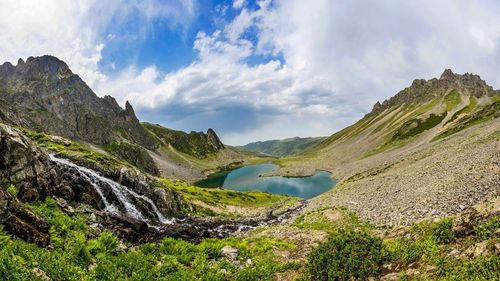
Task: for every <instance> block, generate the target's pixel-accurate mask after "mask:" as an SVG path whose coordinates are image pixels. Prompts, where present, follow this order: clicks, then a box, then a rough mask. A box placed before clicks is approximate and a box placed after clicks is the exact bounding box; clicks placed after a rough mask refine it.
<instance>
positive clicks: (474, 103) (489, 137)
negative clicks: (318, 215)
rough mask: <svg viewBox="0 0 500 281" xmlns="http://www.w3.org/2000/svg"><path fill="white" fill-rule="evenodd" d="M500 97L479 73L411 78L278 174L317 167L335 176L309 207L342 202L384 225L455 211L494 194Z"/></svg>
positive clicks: (499, 187)
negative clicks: (407, 84) (331, 186)
mask: <svg viewBox="0 0 500 281" xmlns="http://www.w3.org/2000/svg"><path fill="white" fill-rule="evenodd" d="M499 99H500V95H499V92H498V91H494V90H492V88H491V87H489V86H487V84H486V83H485V82H484V81H483V80H481V79H480V78H479V76H477V75H472V74H464V75H459V74H454V73H452V72H451V71H450V70H446V71H445V72H444V73H443V75H442V76H441V78H440V79H431V80H428V81H426V80H415V82H414V83H413V84H412V86H411V87H409V88H407V89H405V90H403V91H401V92H400V93H398V94H397V95H396V96H395V97H393V98H391V99H389V100H387V101H385V102H384V103H382V104H381V105H379V104H377V105H375V106H374V109H373V111H372V112H371V113H370V114H367V115H366V116H365V117H364V118H363V119H361V120H360V121H359V122H357V123H356V124H354V125H352V126H350V127H348V128H346V129H344V130H342V131H340V132H338V133H336V134H334V135H332V136H331V137H329V138H328V139H326V140H325V141H323V143H321V144H319V145H318V146H316V147H315V148H313V149H311V150H309V151H308V152H306V153H304V154H303V155H301V156H296V157H289V158H283V159H280V160H279V161H278V163H279V164H280V165H282V169H281V170H280V171H279V174H282V175H291V176H293V175H299V176H304V175H308V174H311V173H312V172H313V171H314V169H316V168H320V169H325V170H328V171H331V172H332V173H333V175H334V177H336V178H337V179H340V180H341V181H340V182H339V183H338V184H337V186H336V187H335V188H334V189H333V190H332V191H330V192H327V193H325V194H323V195H321V196H319V197H317V198H315V199H313V200H312V202H311V204H310V205H309V208H311V209H314V208H320V207H322V206H332V205H335V206H336V205H342V206H346V207H348V208H349V209H351V210H353V211H356V212H357V213H359V214H360V215H361V216H362V217H364V218H366V219H369V220H371V221H373V222H375V223H377V224H383V225H401V224H403V225H408V224H411V223H414V222H415V221H418V220H420V219H423V218H437V217H443V216H446V215H451V214H455V213H457V212H459V211H461V210H464V209H467V208H469V207H470V206H471V205H474V204H476V203H480V202H483V201H485V200H487V199H488V198H492V197H495V196H498V195H499V193H500V176H499V175H500V173H499V171H500V166H499V163H500V153H499V151H500V143H499V137H500V135H499V134H500V120H499V119H498V118H497V117H498V114H499V112H500V111H499V102H498V101H499ZM433 116H441V117H440V118H439V119H437V118H434V117H433ZM434 119H437V121H434ZM431 121H432V122H431Z"/></svg>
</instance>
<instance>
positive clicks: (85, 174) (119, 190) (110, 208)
mask: <svg viewBox="0 0 500 281" xmlns="http://www.w3.org/2000/svg"><path fill="white" fill-rule="evenodd" d="M49 156H50V160H51V161H52V162H54V163H56V164H58V165H62V166H66V167H71V168H73V169H75V170H76V171H78V173H79V175H80V176H81V177H82V178H83V179H85V180H86V181H87V182H88V183H90V184H91V185H92V186H93V187H94V189H95V190H96V192H97V193H98V194H99V196H100V197H101V200H102V202H103V203H104V206H105V208H104V211H106V212H109V213H112V214H116V215H127V216H129V217H132V218H135V219H139V220H143V221H149V220H148V219H147V216H145V215H144V214H143V213H142V212H141V211H140V210H139V209H138V208H137V207H136V206H135V205H134V203H133V202H132V201H131V198H134V199H136V200H139V201H141V200H142V201H144V202H147V204H148V205H149V206H150V208H151V209H152V211H153V212H154V214H155V216H156V218H157V219H158V221H159V222H161V223H163V224H171V223H172V222H173V220H172V219H167V218H165V217H164V216H163V214H162V213H161V212H160V211H159V210H158V207H157V206H156V204H155V203H154V202H153V200H151V199H150V198H148V197H146V196H144V195H140V194H137V193H136V192H134V191H132V190H130V189H129V188H128V187H126V186H124V185H122V184H120V183H117V182H115V181H113V180H111V179H109V178H106V177H103V176H101V175H99V174H98V173H97V172H95V171H93V170H91V169H88V168H85V167H81V166H78V165H76V164H74V163H72V162H70V161H68V160H66V159H62V158H57V157H56V156H54V155H53V154H50V155H49ZM103 185H107V186H109V187H110V188H111V191H112V192H113V194H114V195H115V196H116V198H117V199H118V201H120V203H121V204H122V205H123V206H124V208H125V213H124V214H123V213H122V212H120V210H119V208H118V207H117V206H115V205H113V204H111V203H109V201H108V200H107V199H106V196H105V195H104V192H103V190H102V186H103Z"/></svg>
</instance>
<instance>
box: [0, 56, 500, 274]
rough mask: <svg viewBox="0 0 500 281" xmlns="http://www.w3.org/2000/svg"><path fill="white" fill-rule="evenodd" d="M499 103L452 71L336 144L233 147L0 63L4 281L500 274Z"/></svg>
mask: <svg viewBox="0 0 500 281" xmlns="http://www.w3.org/2000/svg"><path fill="white" fill-rule="evenodd" d="M499 106H500V91H499V90H494V89H493V88H492V87H490V86H488V85H487V84H486V82H485V81H484V80H482V79H481V78H480V77H479V76H477V75H474V74H468V73H466V74H455V73H453V72H452V71H451V70H445V71H444V72H443V74H442V75H441V76H440V77H439V78H433V79H430V80H424V79H419V80H415V81H414V82H413V83H412V85H411V86H409V87H408V88H406V89H404V90H402V91H400V92H399V93H397V94H396V95H395V96H394V97H392V98H390V99H388V100H386V101H384V102H382V103H377V104H375V106H374V107H373V110H372V111H371V112H370V113H368V114H366V115H365V116H364V117H363V118H362V119H360V120H359V121H358V122H356V123H355V124H353V125H351V126H349V127H347V128H345V129H343V130H341V131H339V132H337V133H334V134H333V135H331V136H329V137H326V138H311V139H309V138H308V139H297V138H295V139H291V140H290V139H287V140H283V141H273V142H272V143H267V144H265V145H262V144H261V146H260V148H258V149H255V147H253V148H251V147H252V145H250V146H243V147H231V146H228V145H225V144H223V143H222V141H221V140H220V139H219V137H218V136H217V134H216V132H215V131H214V130H212V129H207V131H206V132H190V133H186V132H183V131H178V130H172V129H169V128H165V127H163V126H161V125H158V124H151V123H147V122H140V121H139V119H138V118H137V117H136V115H135V111H134V109H133V107H132V105H131V104H130V103H129V102H126V104H125V108H124V109H122V108H121V107H120V106H119V105H118V103H117V102H116V100H115V99H114V98H113V97H110V96H105V97H104V98H101V97H98V96H97V95H96V94H95V93H94V92H93V91H92V90H91V89H90V87H88V86H87V84H86V83H85V82H84V81H83V80H82V79H81V78H80V77H79V76H78V75H76V74H74V73H73V72H72V71H71V70H70V69H69V67H68V66H67V65H66V63H64V62H63V61H61V60H59V59H58V58H56V57H52V56H42V57H30V58H28V59H27V60H26V61H24V60H22V59H20V60H19V62H18V64H17V65H15V66H14V65H12V64H11V63H4V64H3V65H1V66H0V153H1V154H0V155H1V157H0V223H1V227H0V279H5V280H26V279H34V280H326V279H325V276H327V277H328V276H330V279H332V280H350V279H353V278H354V279H359V280H367V279H372V280H374V279H380V280H407V279H418V278H422V279H448V280H470V279H478V280H495V279H498V278H500V276H499V273H498V272H500V270H499V254H500V242H499V239H500V237H499V228H500V224H499V212H500V209H499V206H500V205H499V195H500V166H499V163H500V119H499V118H498V117H500V115H499V114H500V110H499ZM253 146H255V145H253ZM245 147H246V148H248V147H250V148H251V150H252V151H245V150H244V149H245ZM214 173H216V174H215V175H214V176H210V175H212V174H214ZM203 182H205V184H204V183H203ZM195 183H196V184H195ZM196 185H198V186H196ZM330 269H332V270H331V271H329V270H330ZM332 274H333V275H332Z"/></svg>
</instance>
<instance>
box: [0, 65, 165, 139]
mask: <svg viewBox="0 0 500 281" xmlns="http://www.w3.org/2000/svg"><path fill="white" fill-rule="evenodd" d="M0 99H2V103H4V105H5V104H7V105H10V107H11V108H15V109H14V110H15V111H17V112H19V113H21V116H16V114H9V113H3V114H2V116H4V117H5V118H2V119H3V120H4V121H7V122H10V123H14V124H18V125H24V126H25V127H28V128H30V129H34V130H38V131H46V132H50V133H53V134H57V135H60V136H64V137H69V138H73V139H79V140H83V141H88V142H90V143H94V144H100V145H102V144H107V143H110V142H111V141H113V140H117V139H121V138H125V139H126V140H128V141H130V142H133V143H136V144H138V145H141V146H143V147H145V148H148V149H154V148H156V147H157V146H158V143H156V142H155V140H154V139H153V138H152V137H151V136H150V135H149V134H148V133H147V132H146V130H144V128H143V127H142V126H141V125H140V123H139V121H138V120H137V117H136V116H135V113H134V110H133V108H132V106H131V105H130V104H129V103H128V102H127V103H126V106H125V110H123V109H122V108H121V107H120V106H119V105H118V103H117V102H116V100H115V99H114V98H112V97H110V96H106V97H104V98H99V97H97V95H96V94H95V93H94V92H93V91H92V90H91V89H90V88H89V87H88V86H87V84H85V82H83V80H81V79H80V77H78V75H75V74H73V73H72V72H71V70H70V69H69V67H68V66H67V65H66V63H64V62H63V61H61V60H59V59H57V58H55V57H52V56H42V57H36V58H34V57H29V58H28V59H27V60H26V62H24V61H23V60H22V59H20V60H19V62H18V64H17V65H16V66H13V65H12V64H10V63H8V62H6V63H4V64H3V65H1V66H0Z"/></svg>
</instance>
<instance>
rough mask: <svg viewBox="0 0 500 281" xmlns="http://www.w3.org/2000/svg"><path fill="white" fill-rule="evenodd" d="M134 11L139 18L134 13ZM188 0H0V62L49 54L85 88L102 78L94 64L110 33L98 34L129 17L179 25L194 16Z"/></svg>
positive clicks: (142, 21)
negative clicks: (64, 63) (83, 81)
mask: <svg viewBox="0 0 500 281" xmlns="http://www.w3.org/2000/svg"><path fill="white" fill-rule="evenodd" d="M137 11H139V15H137V14H136V13H134V12H137ZM195 14H196V5H195V2H194V0H179V2H176V1H171V2H169V3H167V4H165V3H162V2H161V1H159V0H145V1H120V0H109V1H100V0H81V1H56V0H39V1H30V0H0V42H2V43H1V44H0V61H11V62H13V63H15V62H17V60H18V59H19V58H24V59H25V58H27V57H28V56H39V55H45V54H50V55H55V56H57V57H59V58H60V59H62V60H64V61H65V62H67V63H68V65H69V66H70V68H71V69H72V70H73V72H75V73H77V74H78V75H80V76H81V77H83V79H84V80H85V81H86V82H87V83H88V84H89V85H91V86H93V87H96V86H97V85H98V84H100V83H103V82H104V81H105V80H106V79H107V77H106V76H105V75H104V74H103V73H102V72H101V71H100V69H99V66H98V63H99V61H100V60H101V59H102V50H103V48H104V46H105V44H106V42H107V40H113V39H114V37H116V35H115V34H103V33H104V32H105V31H106V29H107V28H109V27H110V26H113V25H120V24H121V23H122V22H124V21H126V20H130V17H131V16H134V17H138V19H136V20H138V23H137V25H139V26H148V22H150V21H153V20H155V19H157V18H167V19H168V22H169V23H170V24H172V25H175V26H184V25H186V24H188V22H189V21H190V20H191V19H192V18H193V17H194V16H195Z"/></svg>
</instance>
